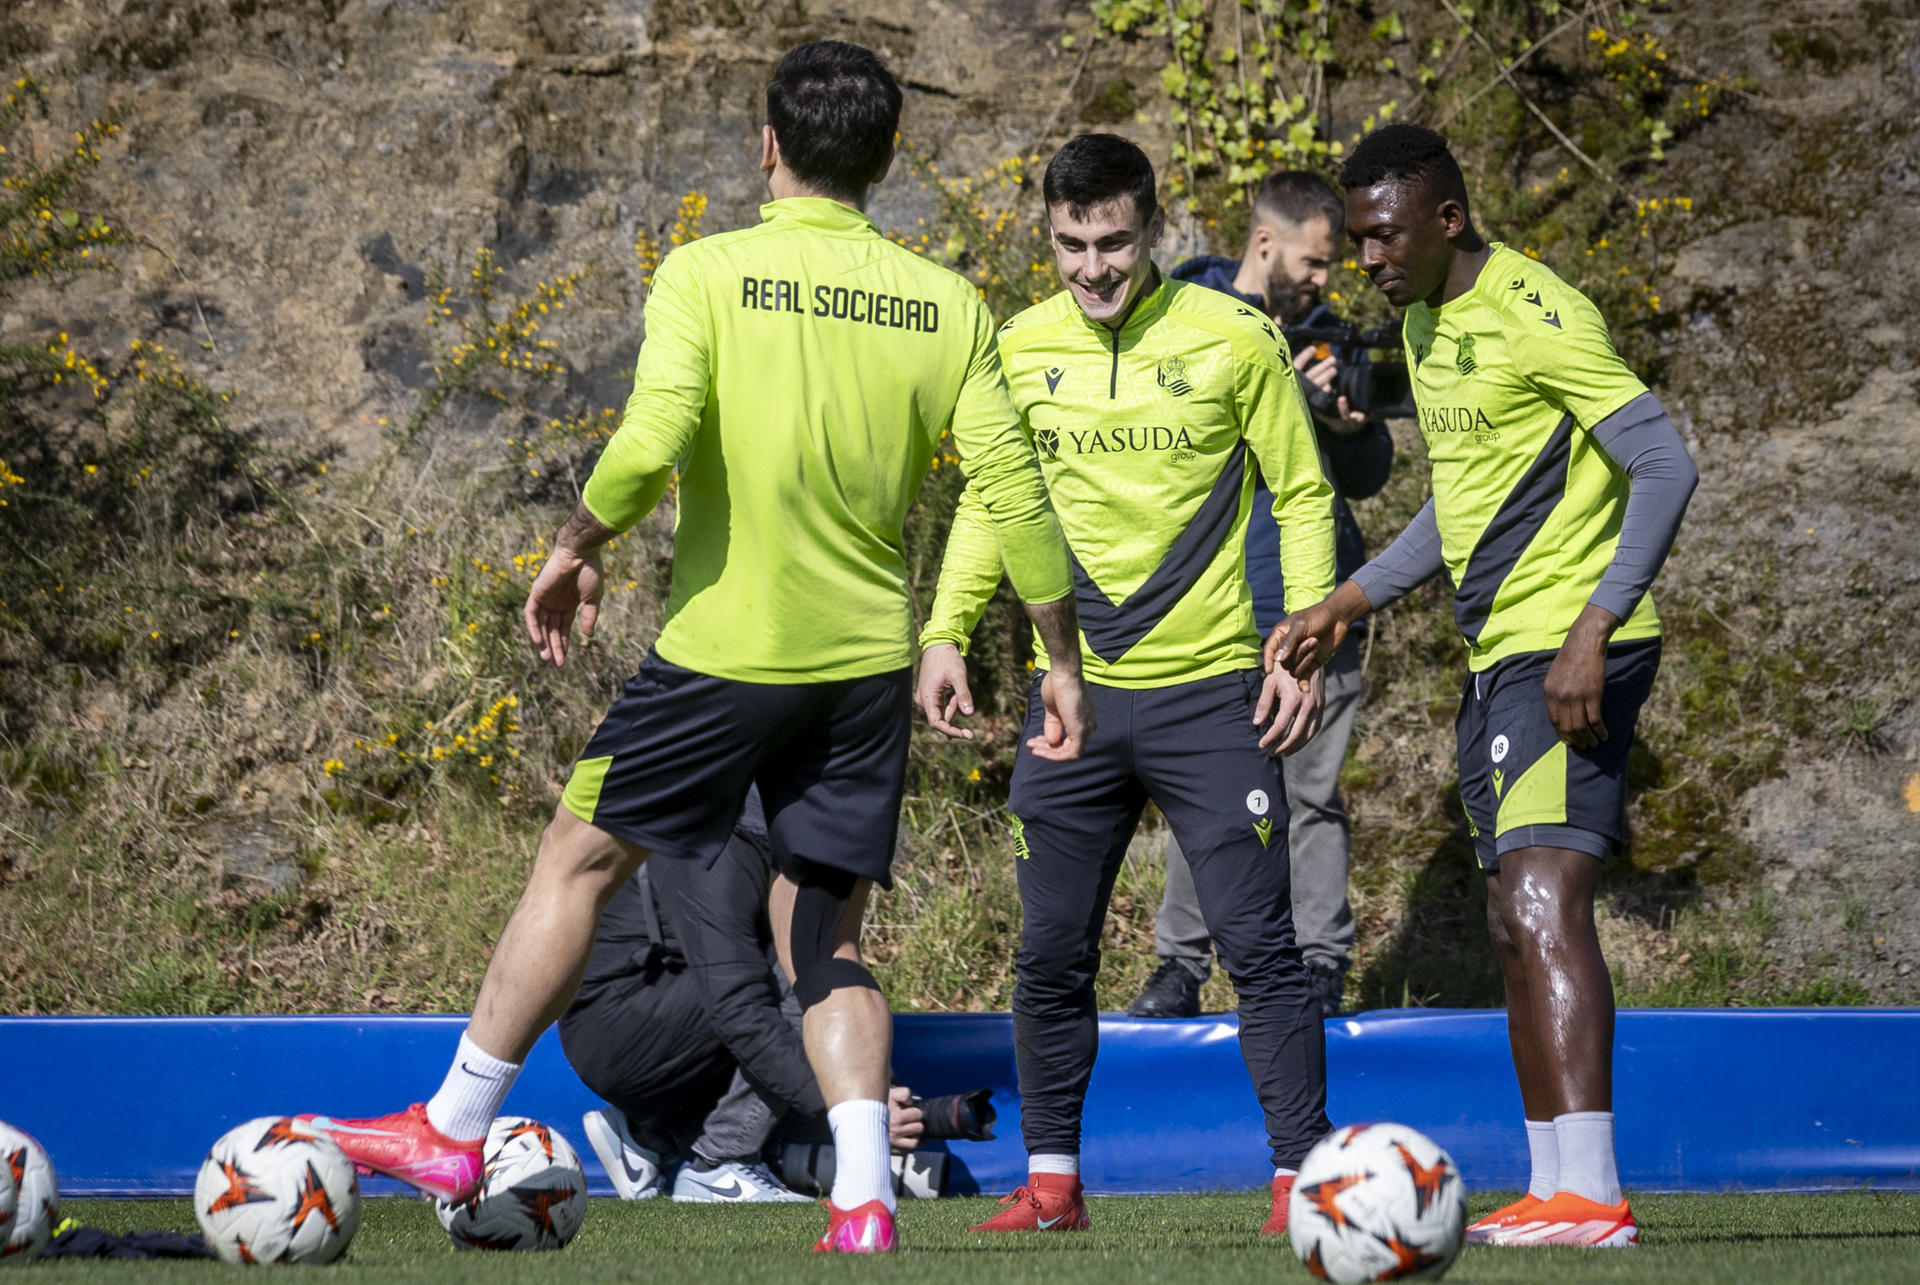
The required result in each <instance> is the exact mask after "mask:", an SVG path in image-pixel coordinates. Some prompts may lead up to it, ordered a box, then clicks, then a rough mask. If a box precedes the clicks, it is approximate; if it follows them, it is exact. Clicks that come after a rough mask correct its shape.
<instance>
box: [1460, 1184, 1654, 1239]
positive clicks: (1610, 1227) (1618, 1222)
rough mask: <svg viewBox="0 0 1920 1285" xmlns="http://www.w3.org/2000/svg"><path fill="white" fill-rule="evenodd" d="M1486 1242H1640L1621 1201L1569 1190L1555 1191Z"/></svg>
mask: <svg viewBox="0 0 1920 1285" xmlns="http://www.w3.org/2000/svg"><path fill="white" fill-rule="evenodd" d="M1488 1243H1490V1244H1494V1245H1577V1246H1580V1247H1581V1248H1584V1249H1623V1248H1625V1247H1626V1246H1628V1245H1637V1244H1639V1243H1640V1228H1639V1225H1638V1224H1636V1223H1635V1222H1634V1221H1633V1210H1631V1209H1629V1208H1628V1207H1627V1202H1626V1201H1624V1200H1622V1201H1621V1202H1620V1203H1619V1204H1617V1205H1603V1204H1601V1203H1600V1202H1599V1201H1597V1200H1588V1199H1587V1198H1586V1197H1585V1196H1576V1195H1574V1194H1573V1193H1572V1192H1571V1191H1556V1192H1554V1193H1553V1194H1552V1195H1551V1196H1548V1197H1547V1198H1546V1199H1545V1200H1543V1201H1541V1202H1540V1203H1539V1204H1538V1205H1536V1206H1534V1209H1533V1212H1532V1213H1530V1214H1528V1215H1526V1217H1524V1218H1522V1219H1519V1220H1517V1221H1515V1222H1510V1223H1508V1224H1507V1225H1506V1226H1504V1227H1502V1228H1500V1229H1499V1230H1498V1231H1496V1232H1494V1233H1493V1235H1492V1237H1491V1239H1490V1241H1489V1242H1488Z"/></svg>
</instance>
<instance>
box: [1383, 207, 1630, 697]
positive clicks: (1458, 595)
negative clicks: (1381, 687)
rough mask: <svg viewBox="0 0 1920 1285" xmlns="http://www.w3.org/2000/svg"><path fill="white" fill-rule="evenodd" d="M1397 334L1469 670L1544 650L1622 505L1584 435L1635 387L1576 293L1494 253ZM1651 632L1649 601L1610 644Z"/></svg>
mask: <svg viewBox="0 0 1920 1285" xmlns="http://www.w3.org/2000/svg"><path fill="white" fill-rule="evenodd" d="M1403 334H1404V336H1405V339H1406V345H1407V352H1408V354H1409V356H1411V358H1412V360H1413V396H1414V402H1415V403H1416V405H1417V407H1418V410H1419V415H1420V434H1421V436H1422V437H1424V438H1425V439H1426V442H1427V454H1428V455H1429V456H1430V457H1431V458H1432V460H1433V507H1434V516H1435V518H1436V519H1437V520H1438V523H1439V527H1440V546H1441V551H1442V553H1443V555H1444V556H1445V558H1446V563H1447V570H1448V572H1449V573H1450V574H1451V575H1452V577H1453V583H1454V585H1455V586H1456V589H1455V593H1454V606H1453V614H1454V620H1455V622H1456V623H1457V624H1458V625H1459V627H1460V632H1461V633H1462V634H1463V635H1464V636H1465V637H1466V640H1467V643H1468V645H1469V647H1470V648H1471V650H1470V652H1469V655H1468V665H1469V666H1470V667H1471V668H1473V669H1475V670H1482V669H1486V668H1488V667H1490V666H1492V665H1493V664H1494V663H1495V662H1497V661H1499V660H1501V659H1503V658H1505V657H1507V656H1512V655H1517V654H1519V653H1521V652H1530V651H1555V650H1558V649H1559V647H1560V644H1562V643H1563V642H1565V641H1566V640H1567V632H1568V631H1569V630H1570V629H1572V628H1573V622H1574V620H1575V619H1577V618H1578V617H1579V615H1580V612H1581V611H1582V610H1583V609H1584V608H1585V607H1586V605H1587V600H1588V599H1589V598H1591V597H1592V596H1593V592H1594V589H1595V588H1596V587H1597V586H1598V585H1599V583H1600V578H1601V577H1602V576H1604V575H1605V574H1606V572H1607V568H1608V566H1610V565H1611V564H1612V562H1613V554H1614V547H1615V545H1617V544H1618V543H1619V540H1620V522H1621V519H1622V517H1623V516H1624V515H1625V514H1626V510H1627V475H1626V472H1625V471H1624V470H1623V469H1621V468H1620V466H1619V465H1617V464H1615V463H1614V462H1613V460H1612V459H1610V458H1609V457H1608V456H1607V453H1606V452H1605V451H1603V450H1601V449H1600V446H1599V445H1598V443H1596V442H1595V441H1594V438H1593V429H1594V428H1595V427H1596V426H1597V425H1599V424H1600V422H1601V421H1602V420H1604V419H1606V418H1607V416H1609V415H1611V414H1613V413H1614V412H1615V411H1617V410H1619V409H1620V408H1621V407H1623V406H1625V405H1626V404H1627V403H1628V402H1631V401H1632V400H1633V399H1634V398H1636V397H1639V396H1640V395H1642V394H1643V393H1645V392H1646V391H1647V386H1646V385H1645V384H1643V383H1641V382H1640V380H1639V378H1638V377H1637V376H1635V375H1634V373H1633V372H1632V371H1630V370H1628V369H1627V366H1626V363H1625V362H1623V361H1621V360H1620V354H1618V353H1617V352H1615V351H1614V349H1613V341H1612V339H1611V338H1610V337H1609V336H1608V334H1607V323H1606V321H1605V320H1604V319H1603V318H1602V317H1601V316H1600V310H1599V309H1598V308H1595V307H1594V306H1593V304H1592V303H1591V302H1590V301H1589V300H1588V299H1587V297H1586V296H1585V295H1583V294H1581V293H1580V292H1579V291H1578V290H1575V289H1574V288H1573V287H1572V286H1570V285H1568V284H1567V283H1566V282H1564V281H1562V280H1561V279H1560V278H1559V277H1557V276H1555V275H1554V274H1553V273H1552V272H1550V271H1548V270H1547V268H1546V266H1545V265H1544V264H1541V263H1538V262H1536V261H1535V260H1532V259H1529V258H1527V257H1526V256H1524V255H1521V254H1516V253H1515V252H1514V251H1512V250H1509V249H1507V248H1506V247H1505V246H1503V245H1500V244H1498V243H1495V244H1494V246H1493V253H1492V255H1491V256H1490V257H1489V258H1488V259H1487V262H1486V263H1485V264H1484V265H1483V266H1482V267H1481V269H1480V276H1479V277H1478V279H1476V280H1475V281H1474V283H1473V288H1472V289H1470V290H1468V291H1467V292H1466V293H1465V294H1463V295H1461V296H1460V297H1459V298H1457V299H1453V300H1450V301H1448V302H1447V303H1445V304H1442V305H1441V306H1440V307H1438V308H1429V307H1428V306H1427V305H1426V304H1425V303H1416V304H1414V305H1413V306H1412V307H1411V308H1409V309H1407V315H1406V320H1405V322H1404V324H1403ZM1659 633H1660V617H1659V615H1658V614H1657V613H1656V612H1655V611H1654V606H1653V596H1652V595H1651V594H1648V595H1646V596H1644V597H1642V598H1641V599H1640V602H1639V605H1638V606H1637V607H1635V608H1634V611H1633V614H1632V615H1631V616H1630V617H1628V618H1627V620H1626V621H1624V622H1623V623H1622V624H1621V626H1620V628H1619V629H1618V630H1617V631H1616V632H1615V633H1614V635H1613V636H1614V639H1615V640H1616V641H1619V642H1625V641H1627V640H1629V639H1634V638H1653V637H1657V636H1658V635H1659Z"/></svg>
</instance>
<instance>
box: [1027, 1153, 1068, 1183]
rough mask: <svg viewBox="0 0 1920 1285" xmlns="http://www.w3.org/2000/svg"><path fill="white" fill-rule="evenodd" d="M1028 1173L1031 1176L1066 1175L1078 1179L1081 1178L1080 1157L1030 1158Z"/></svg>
mask: <svg viewBox="0 0 1920 1285" xmlns="http://www.w3.org/2000/svg"><path fill="white" fill-rule="evenodd" d="M1027 1172H1028V1173H1030V1174H1033V1173H1064V1174H1070V1175H1072V1176H1073V1177H1075V1178H1078V1177H1079V1176H1080V1157H1079V1156H1057V1155H1048V1156H1028V1157H1027Z"/></svg>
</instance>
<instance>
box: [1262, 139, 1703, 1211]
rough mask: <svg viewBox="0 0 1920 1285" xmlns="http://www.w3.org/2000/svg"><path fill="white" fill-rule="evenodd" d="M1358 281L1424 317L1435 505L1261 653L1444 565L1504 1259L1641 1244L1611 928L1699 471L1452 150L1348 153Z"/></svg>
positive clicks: (1418, 359) (1334, 638)
mask: <svg viewBox="0 0 1920 1285" xmlns="http://www.w3.org/2000/svg"><path fill="white" fill-rule="evenodd" d="M1340 181H1341V183H1342V185H1343V186H1345V187H1346V189H1347V196H1346V211H1347V230H1348V232H1349V234H1350V235H1351V236H1352V237H1353V239H1354V241H1355V243H1356V244H1357V245H1358V247H1359V257H1360V266H1361V268H1362V269H1363V270H1364V271H1365V272H1366V273H1367V275H1368V276H1369V277H1370V278H1371V279H1372V280H1373V283H1374V284H1375V285H1376V286H1378V287H1379V288H1380V291H1381V293H1383V294H1384V295H1386V297H1387V300H1388V302H1390V303H1392V304H1393V305H1394V306H1395V307H1398V308H1404V309H1406V318H1405V335H1406V344H1407V351H1408V353H1409V354H1410V355H1411V357H1412V359H1413V364H1414V373H1413V387H1414V398H1415V401H1416V402H1417V403H1418V407H1419V414H1420V429H1421V435H1422V436H1423V437H1425V439H1426V443H1427V452H1428V455H1429V456H1430V457H1431V459H1432V461H1433V499H1432V500H1431V501H1429V502H1428V504H1427V506H1426V507H1425V508H1424V509H1422V510H1421V511H1420V513H1419V514H1418V515H1417V516H1416V517H1415V518H1414V520H1413V521H1412V523H1411V524H1409V525H1408V527H1407V529H1406V531H1405V532H1404V533H1402V534H1401V536H1400V537H1399V539H1397V540H1396V541H1395V542H1394V543H1393V545H1392V546H1390V547H1389V548H1388V549H1387V550H1386V551H1385V552H1383V553H1382V554H1381V555H1380V556H1379V557H1378V558H1375V559H1374V560H1373V561H1372V562H1370V563H1368V564H1367V565H1366V566H1365V567H1363V568H1361V569H1360V571H1359V572H1358V573H1356V574H1355V575H1354V577H1353V578H1352V579H1351V580H1349V581H1348V582H1347V583H1346V584H1343V585H1341V586H1340V587H1339V589H1337V590H1336V591H1335V592H1334V593H1333V595H1332V596H1331V597H1329V598H1328V599H1327V600H1326V601H1325V602H1322V603H1319V604H1316V605H1315V606H1313V607H1311V608H1309V609H1308V610H1306V611H1302V612H1298V613H1296V614H1294V615H1292V616H1290V617H1289V618H1288V619H1287V620H1286V621H1284V622H1283V623H1282V624H1281V626H1280V627H1279V628H1278V629H1276V630H1275V631H1274V633H1273V635H1272V636H1271V637H1270V638H1269V639H1268V642H1267V649H1266V650H1267V654H1268V656H1269V658H1276V657H1277V659H1278V660H1279V662H1280V663H1282V664H1284V665H1285V666H1287V667H1288V668H1289V669H1291V670H1292V671H1293V672H1294V673H1295V674H1296V675H1303V674H1306V673H1309V672H1312V671H1313V669H1314V668H1315V667H1316V666H1318V665H1320V664H1323V663H1324V662H1325V660H1326V658H1327V657H1328V655H1330V654H1331V653H1332V651H1333V650H1334V649H1335V648H1337V647H1338V646H1339V645H1340V642H1341V640H1342V638H1343V637H1344V636H1345V635H1346V631H1347V628H1348V626H1349V625H1351V624H1352V622H1354V621H1356V620H1358V619H1359V618H1360V617H1361V616H1363V615H1365V614H1366V613H1367V612H1369V611H1374V610H1378V609H1379V608H1381V607H1384V606H1386V605H1387V604H1388V603H1390V602H1392V601H1394V600H1395V599H1396V598H1399V597H1401V596H1402V595H1404V594H1405V593H1407V592H1408V591H1409V590H1411V589H1413V588H1414V587H1415V586H1417V585H1419V584H1421V583H1422V582H1424V581H1425V580H1427V579H1428V578H1430V577H1432V576H1433V575H1434V574H1436V573H1437V572H1439V571H1440V570H1441V568H1442V567H1443V566H1444V567H1445V568H1446V570H1447V571H1448V573H1449V574H1450V575H1451V576H1452V579H1453V583H1454V586H1455V593H1454V605H1453V614H1454V620H1455V621H1456V623H1457V624H1458V625H1459V627H1460V632H1461V635H1462V636H1463V637H1464V638H1465V639H1466V642H1467V647H1468V654H1467V666H1468V669H1469V671H1470V672H1469V674H1468V676H1467V682H1466V688H1465V690H1464V691H1463V692H1462V694H1461V698H1460V714H1459V718H1458V720H1457V721H1456V724H1455V726H1456V730H1457V733H1458V745H1459V756H1460V791H1461V794H1462V796H1463V797H1464V800H1465V803H1466V809H1467V818H1468V825H1469V828H1470V829H1471V831H1472V833H1473V840H1474V848H1475V851H1476V852H1477V853H1478V856H1479V860H1480V865H1481V868H1482V869H1483V870H1485V871H1486V874H1487V927H1488V929H1489V930H1490V932H1491V934H1492V937H1493V945H1494V950H1495V953H1496V954H1497V955H1498V956H1499V959H1500V967H1501V971H1502V973H1503V974H1504V976H1505V978H1506V987H1507V1033H1508V1038H1509V1040H1510V1042H1511V1044H1512V1047H1513V1065H1514V1070H1515V1072H1516V1073H1517V1074H1518V1076H1519V1080H1520V1097H1521V1101H1522V1102H1523V1104H1524V1105H1525V1107H1526V1123H1527V1139H1528V1144H1529V1149H1530V1151H1531V1160H1532V1180H1531V1182H1530V1183H1529V1185H1528V1188H1527V1194H1526V1196H1525V1197H1524V1198H1523V1199H1521V1200H1520V1201H1518V1202H1517V1203H1515V1204H1512V1205H1509V1206H1507V1207H1505V1208H1503V1209H1500V1210H1497V1211H1495V1212H1494V1213H1492V1214H1490V1215H1488V1216H1487V1217H1485V1218H1483V1219H1481V1220H1480V1221H1479V1222H1477V1223H1475V1224H1474V1225H1473V1226H1472V1227H1471V1228H1469V1229H1468V1239H1469V1240H1470V1241H1474V1242H1481V1243H1485V1242H1491V1243H1494V1244H1514V1245H1526V1244H1543V1245H1587V1246H1617V1245H1632V1244H1635V1243H1637V1241H1638V1239H1639V1230H1638V1228H1637V1227H1636V1225H1635V1223H1634V1219H1633V1211H1632V1210H1631V1209H1630V1208H1629V1207H1628V1204H1627V1201H1626V1200H1625V1198H1624V1197H1623V1196H1622V1195H1621V1192H1620V1181H1619V1176H1618V1173H1617V1170H1616V1168H1615V1164H1614V1151H1613V985H1612V981H1611V979H1610V978H1609V976H1608V974H1607V965H1606V960H1605V959H1603V958H1602V957H1601V954H1600V940H1599V937H1598V936H1597V935H1596V933H1595V930H1594V920H1593V898H1594V888H1595V885H1596V883H1597V881H1598V880H1599V878H1600V866H1601V863H1602V862H1603V861H1605V860H1606V859H1607V857H1608V856H1609V855H1611V854H1612V853H1613V852H1614V851H1615V850H1617V849H1618V848H1619V846H1620V844H1621V842H1622V840H1623V839H1624V838H1625V836H1626V771H1627V751H1628V748H1629V747H1630V746H1631V745H1632V744H1633V731H1634V723H1635V720H1636V719H1637V718H1638V716H1639V713H1640V706H1641V704H1642V703H1643V702H1644V701H1645V700H1646V698H1647V693H1648V691H1649V690H1650V689H1651V688H1652V686H1653V678H1654V673H1655V671H1656V670H1657V669H1658V667H1659V664H1660V618H1659V616H1658V615H1656V614H1655V612H1654V607H1653V600H1652V599H1651V598H1650V597H1648V596H1647V589H1648V586H1650V585H1651V584H1652V583H1653V578H1654V576H1655V575H1656V574H1657V573H1658V572H1659V570H1660V565H1661V563H1662V562H1664V561H1665V559H1666V556H1667V551H1668V550H1669V549H1670V548H1671V547H1672V545H1673V537H1674V534H1675V532H1677V531H1678V530H1679V527H1680V520H1681V517H1682V515H1683V514H1684V513H1685V512H1686V506H1687V499H1688V497H1689V496H1691V495H1692V493H1693V487H1694V483H1695V482H1696V481H1697V474H1696V473H1695V472H1694V468H1693V462H1692V460H1691V459H1689V458H1688V456H1687V449H1686V445H1685V443H1684V442H1682V441H1681V440H1680V435H1679V433H1678V432H1677V431H1676V430H1675V429H1674V426H1673V423H1672V421H1671V420H1669V419H1668V418H1667V413H1666V411H1665V410H1664V409H1662V408H1661V405H1660V403H1659V401H1658V400H1656V399H1655V398H1654V396H1653V394H1651V393H1649V392H1648V391H1647V389H1646V385H1644V384H1642V383H1641V382H1640V380H1639V379H1637V378H1635V376H1634V374H1633V372H1632V371H1630V370H1628V369H1627V367H1626V365H1625V364H1624V363H1623V362H1622V361H1621V360H1620V357H1619V355H1618V354H1616V353H1615V352H1614V350H1613V344H1612V342H1611V340H1610V339H1609V338H1608V335H1607V326H1606V323H1605V322H1604V321H1603V320H1602V319H1601V317H1600V313H1599V311H1598V310H1597V309H1595V308H1594V306H1593V305H1592V304H1591V303H1589V302H1588V301H1587V299H1586V297H1585V296H1584V295H1582V294H1581V293H1580V292H1579V291H1577V290H1575V289H1573V288H1572V287H1571V286H1568V285H1567V284H1566V283H1565V282H1563V281H1561V280H1560V279H1559V278H1558V277H1556V276H1555V275H1554V274H1553V273H1551V272H1549V271H1548V270H1547V269H1546V268H1545V267H1544V266H1542V265H1541V264H1539V263H1537V262H1535V261H1534V260H1532V259H1529V258H1527V257H1525V256H1524V255H1521V254H1519V253H1516V252H1515V251H1513V250H1511V249H1508V248H1507V247H1506V246H1503V245H1500V244H1498V243H1494V244H1488V243H1487V242H1486V241H1484V240H1482V239H1481V237H1480V234H1479V233H1478V232H1477V231H1475V230H1474V226H1473V219H1472V217H1471V215H1470V214H1469V211H1468V207H1467V191H1466V183H1465V180H1464V179H1463V178H1462V177H1461V173H1460V166H1459V165H1458V164H1457V163H1456V162H1455V160H1454V158H1453V155H1452V154H1451V153H1450V152H1449V151H1448V150H1447V144H1446V141H1445V140H1444V139H1442V138H1441V137H1440V136H1439V135H1438V134H1436V133H1434V132H1433V131H1431V130H1427V129H1422V128H1420V127H1419V126H1415V125H1389V126H1387V127H1386V128H1384V129H1381V130H1379V131H1377V132H1375V133H1373V134H1370V135H1368V136H1367V137H1366V138H1365V139H1364V140H1362V141H1361V143H1360V145H1359V146H1358V147H1356V148H1355V149H1354V151H1353V154H1352V155H1351V156H1350V157H1349V158H1348V159H1347V162H1346V165H1345V167H1344V169H1343V170H1342V172H1341V175H1340Z"/></svg>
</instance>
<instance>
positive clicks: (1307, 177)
mask: <svg viewBox="0 0 1920 1285" xmlns="http://www.w3.org/2000/svg"><path fill="white" fill-rule="evenodd" d="M1253 212H1254V215H1255V217H1256V218H1267V219H1273V220H1275V221H1277V222H1281V223H1294V224H1299V223H1311V222H1312V221H1313V220H1315V219H1325V220H1326V221H1327V226H1328V227H1331V228H1332V229H1333V230H1334V232H1335V233H1336V234H1338V233H1340V232H1342V231H1344V230H1345V228H1346V226H1347V207H1346V206H1345V205H1344V204H1343V203H1342V202H1341V200H1340V194H1339V193H1338V192H1336V191H1334V190H1333V184H1331V183H1329V182H1327V180H1325V179H1323V178H1321V177H1320V176H1319V175H1318V174H1315V173H1314V172H1313V171H1311V170H1275V171H1273V172H1272V173H1271V174H1269V175H1267V177H1266V178H1265V179H1263V180H1262V181H1261V183H1260V190H1259V192H1257V193H1256V194H1255V195H1254V198H1253Z"/></svg>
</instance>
